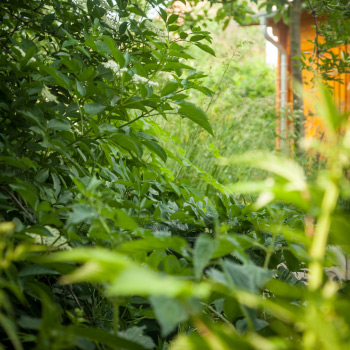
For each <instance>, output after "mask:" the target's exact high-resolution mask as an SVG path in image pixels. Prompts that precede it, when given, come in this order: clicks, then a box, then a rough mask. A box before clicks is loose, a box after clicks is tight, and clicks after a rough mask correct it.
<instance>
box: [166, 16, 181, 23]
mask: <svg viewBox="0 0 350 350" xmlns="http://www.w3.org/2000/svg"><path fill="white" fill-rule="evenodd" d="M178 18H179V15H175V14H173V15H170V16H169V18H168V21H167V23H168V24H172V23H174V22H176V21H177V19H178Z"/></svg>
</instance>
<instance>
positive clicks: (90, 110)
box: [83, 103, 106, 115]
mask: <svg viewBox="0 0 350 350" xmlns="http://www.w3.org/2000/svg"><path fill="white" fill-rule="evenodd" d="M83 108H84V111H85V112H86V113H87V114H91V115H95V114H99V113H101V112H103V111H104V110H105V109H106V106H103V105H100V104H98V103H87V104H85V105H84V107H83Z"/></svg>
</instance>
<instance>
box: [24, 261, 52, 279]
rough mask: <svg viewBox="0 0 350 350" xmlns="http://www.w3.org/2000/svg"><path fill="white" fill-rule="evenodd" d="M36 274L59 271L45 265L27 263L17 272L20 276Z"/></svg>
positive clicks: (50, 273)
mask: <svg viewBox="0 0 350 350" xmlns="http://www.w3.org/2000/svg"><path fill="white" fill-rule="evenodd" d="M38 275H59V272H57V271H56V270H54V269H52V268H50V267H47V266H43V265H36V264H33V265H27V266H26V267H24V269H22V270H21V271H19V273H18V276H20V277H24V276H38Z"/></svg>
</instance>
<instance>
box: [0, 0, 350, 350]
mask: <svg viewBox="0 0 350 350" xmlns="http://www.w3.org/2000/svg"><path fill="white" fill-rule="evenodd" d="M253 2H256V1H253ZM346 3H347V2H339V1H333V0H332V1H328V0H327V1H323V2H322V6H319V7H318V8H317V10H318V11H320V13H321V11H325V12H327V11H328V12H327V13H329V11H330V10H334V13H336V15H334V16H333V17H331V19H332V21H331V20H330V22H329V23H330V26H328V27H326V28H324V30H327V35H328V36H329V37H332V38H333V39H334V35H332V34H334V33H336V32H337V30H338V29H339V27H341V23H343V22H342V18H347V17H346V16H348V15H349V6H348V5H346ZM281 4H282V7H280V8H279V9H280V10H281V11H280V12H281V13H280V15H281V16H287V15H286V14H285V6H284V5H286V4H284V2H283V1H268V2H267V9H268V11H271V9H272V5H276V6H277V5H279V6H280V5H281ZM270 5H271V6H270ZM311 5H312V6H314V2H313V1H311V2H310V6H311ZM313 11H316V9H315V8H313ZM250 12H252V11H251V10H250V9H249V7H248V6H247V2H244V1H243V2H240V1H238V2H231V1H228V2H227V3H226V2H224V3H223V4H221V5H220V6H219V10H218V11H217V15H218V18H217V19H218V21H219V22H220V21H222V22H223V24H224V25H228V23H226V22H227V19H228V18H229V17H230V16H231V15H232V16H233V17H234V18H235V19H236V20H237V21H238V22H240V23H242V22H243V21H244V19H245V18H246V17H247V14H248V13H250ZM155 14H156V15H155ZM336 16H338V17H336ZM152 18H153V19H152ZM0 19H1V20H0V44H1V52H0V111H1V112H0V125H1V128H0V168H1V171H0V286H1V289H0V349H15V350H22V349H36V350H43V349H48V350H67V349H74V350H78V349H79V350H94V349H101V350H102V349H106V350H107V349H125V350H129V349H130V350H132V349H134V350H141V349H158V350H167V349H169V350H232V349H240V350H241V349H247V350H250V349H256V350H281V349H286V350H287V349H290V350H296V349H305V350H311V349H317V350H319V349H327V350H329V349H332V350H343V349H348V348H349V347H350V313H349V309H350V300H349V296H350V287H349V286H350V285H349V282H348V281H346V278H345V277H346V276H345V277H344V276H337V277H336V278H335V279H330V278H328V277H327V275H326V273H325V267H327V266H333V265H336V264H337V261H336V256H335V254H334V253H332V252H334V249H333V250H330V249H328V246H329V245H330V244H332V245H335V246H337V247H338V250H339V249H340V250H342V251H345V253H346V252H347V247H348V245H349V243H350V239H349V227H350V221H349V206H348V203H349V197H350V190H349V189H350V183H349V178H348V170H349V166H350V126H349V125H348V122H347V115H346V114H341V113H339V112H338V110H337V108H336V106H335V105H334V103H333V100H332V97H331V94H330V92H329V91H328V90H327V89H326V88H324V87H322V86H320V87H319V90H320V95H321V99H320V100H319V101H317V102H315V104H317V105H318V106H319V107H320V108H319V113H320V115H322V117H323V119H324V122H325V123H326V124H327V128H328V134H327V146H325V144H324V143H321V142H318V141H315V142H314V143H313V144H311V145H309V146H310V147H311V148H313V149H314V150H316V151H317V152H319V153H320V154H322V157H323V158H324V159H325V162H326V163H327V164H326V166H325V167H324V169H322V170H320V171H319V172H317V173H316V174H315V176H314V178H313V180H312V181H309V180H308V179H307V177H306V176H305V169H304V168H303V167H302V166H300V165H299V164H298V163H297V162H296V161H295V160H291V159H287V158H284V157H283V156H281V155H277V154H273V153H268V152H258V151H256V149H255V150H254V148H249V149H253V150H254V151H252V152H248V153H245V154H243V155H237V154H236V153H237V152H235V153H231V154H230V153H229V152H226V153H225V154H220V152H221V150H220V149H219V147H217V146H215V145H214V144H213V146H210V145H209V149H211V151H212V153H213V157H214V156H216V158H217V160H216V163H215V164H214V162H213V157H212V158H210V157H209V156H208V155H206V157H208V159H210V162H211V163H210V164H211V165H210V166H208V167H205V166H203V167H201V166H198V165H196V162H197V161H198V159H200V157H201V154H200V153H198V152H201V151H200V148H199V147H198V148H197V151H198V152H197V156H193V154H192V158H190V157H188V158H187V156H188V154H187V153H186V152H182V151H181V147H180V151H178V150H177V149H176V148H175V147H173V146H172V142H169V140H170V139H171V138H169V137H170V136H171V133H172V129H171V128H169V127H167V126H168V125H170V124H171V123H173V122H174V121H175V120H176V121H177V123H178V124H176V125H177V126H176V129H174V133H175V130H176V132H178V129H179V128H180V126H179V125H180V121H181V123H183V125H182V127H184V128H186V130H185V134H188V135H189V137H190V136H191V130H196V131H195V132H196V135H202V138H205V137H209V136H208V135H213V134H215V132H218V125H219V123H213V125H214V126H215V127H214V128H213V127H212V125H211V123H210V121H209V119H208V117H207V115H206V111H207V110H209V109H208V108H207V105H203V104H202V103H201V101H202V100H201V98H200V97H199V96H200V95H199V94H202V95H203V97H204V98H205V99H206V101H208V100H209V101H210V100H211V99H214V102H215V99H216V98H218V96H219V95H218V93H217V91H213V90H212V86H206V84H204V82H207V83H208V79H207V77H206V74H205V73H203V72H201V71H199V70H197V69H196V62H195V60H194V59H193V56H194V52H196V50H201V51H200V52H202V54H203V55H212V56H215V51H214V50H213V48H212V46H211V43H212V37H211V33H210V32H209V31H208V30H206V28H205V27H204V26H203V25H202V24H201V22H200V21H199V22H198V23H196V21H194V23H193V24H189V23H191V22H190V21H189V19H188V18H187V19H186V20H184V19H183V18H182V16H179V14H177V13H175V12H174V11H173V10H172V3H171V2H163V1H162V0H160V1H153V0H147V1H120V0H117V1H113V0H106V1H104V0H87V1H81V0H28V1H19V0H4V1H2V2H1V4H0ZM244 45H245V44H244ZM329 45H331V44H329ZM323 48H324V49H326V47H325V46H323ZM197 53H198V51H197ZM327 62H328V61H327ZM321 63H322V62H321V60H320V61H318V64H319V66H317V67H316V69H315V70H316V71H319V72H321V73H322V74H323V77H324V78H325V79H327V74H328V73H329V71H330V70H329V69H328V68H322V67H324V66H322V64H321ZM348 63H349V62H348V60H347V58H346V57H345V58H344V57H343V59H342V60H340V59H338V60H335V61H334V63H333V64H334V65H341V69H343V71H345V70H346V69H347V67H348V66H347V64H348ZM235 67H236V69H239V67H240V66H239V60H237V62H235ZM264 69H265V68H264ZM310 69H311V68H310ZM234 74H235V72H234V71H233V72H232V75H233V77H234ZM239 74H240V75H238V77H240V76H241V77H242V76H244V74H251V71H250V70H249V69H248V68H245V69H242V70H241V71H240V73H239ZM262 74H263V73H262ZM266 74H270V73H269V71H268V70H266ZM232 79H233V78H232ZM233 80H234V79H233ZM219 83H220V80H219ZM232 84H233V85H234V84H236V85H237V86H238V87H239V89H240V90H238V92H236V93H235V98H239V99H241V101H249V98H251V99H255V98H261V101H264V105H265V104H266V105H268V103H267V102H266V97H267V96H269V94H270V93H271V88H267V89H266V90H267V91H269V93H268V94H266V95H263V96H256V95H254V93H253V92H252V93H251V95H250V92H249V91H250V90H249V88H250V85H249V84H248V85H244V83H242V82H239V80H238V81H236V82H235V81H233V82H232ZM251 84H253V83H251ZM209 85H211V83H210V80H209ZM239 91H240V92H239ZM215 94H216V95H215ZM196 101H197V102H198V103H197V104H195V103H194V102H196ZM271 103H273V102H271ZM251 106H252V108H249V109H248V111H249V114H250V113H255V111H254V109H255V108H256V109H258V108H262V107H261V106H260V107H259V106H258V105H257V104H254V103H253V102H252V104H251ZM236 107H238V105H236ZM217 108H218V109H217V110H216V111H217V113H219V114H220V113H222V112H225V113H228V111H227V110H228V109H227V108H226V105H217ZM264 108H265V107H264ZM272 110H273V106H271V105H270V106H266V113H265V112H262V111H258V112H257V113H258V114H257V115H258V116H261V118H263V119H264V118H265V119H264V122H265V123H267V124H265V125H266V127H269V128H270V127H271V125H273V122H274V114H273V112H272ZM246 113H247V112H246ZM255 119H258V118H253V117H252V118H251V120H255ZM238 120H242V119H238ZM260 122H261V121H260ZM241 123H243V121H241ZM236 125H237V128H239V123H237V120H236ZM197 128H198V129H197ZM164 129H165V131H164ZM214 131H215V132H214ZM238 131H239V130H238ZM238 131H237V130H232V131H231V132H232V134H234V133H235V132H238ZM219 132H220V130H219ZM223 134H225V132H223ZM169 135H170V136H169ZM265 135H268V134H267V132H266V134H265ZM214 136H215V135H214ZM273 136H274V135H272V136H271V137H273ZM222 137H223V136H222ZM199 139H200V138H199ZM199 139H198V140H199ZM233 140H235V139H234V137H233ZM184 142H185V141H184ZM196 142H197V141H196ZM198 142H199V141H198ZM213 142H216V141H213ZM222 142H223V144H224V149H226V147H227V146H229V143H225V142H224V141H223V140H222ZM252 142H253V141H252ZM210 147H211V148H210ZM241 148H244V147H241ZM247 149H248V147H247ZM267 149H269V147H267ZM242 150H244V149H242ZM232 154H234V155H232ZM223 155H225V157H223ZM189 158H190V159H189ZM196 159H197V160H196ZM208 162H209V160H208ZM168 164H170V165H168ZM174 164H175V165H174ZM237 164H239V165H242V166H245V167H247V166H248V167H254V168H257V169H260V170H261V171H262V172H260V173H259V174H260V175H261V174H263V173H265V172H269V173H270V177H269V178H268V179H266V180H265V179H262V178H259V179H254V178H253V177H252V176H250V175H249V176H245V175H244V174H243V173H240V174H239V175H237V174H232V177H229V176H228V173H227V169H235V167H236V166H237ZM213 167H215V168H213ZM178 169H181V172H186V173H187V175H188V174H196V180H193V179H192V180H189V177H186V176H179V173H178V171H179V170H178ZM184 169H186V170H184ZM187 169H188V171H187ZM218 169H226V173H225V172H222V173H220V170H218ZM217 174H221V175H220V176H221V178H220V181H219V180H218V179H217V178H216V175H217ZM260 175H259V177H260ZM194 177H195V176H194V175H193V176H192V178H194ZM230 179H232V181H233V180H244V181H233V182H232V183H231V184H230V183H229V182H230ZM241 195H243V197H242V196H241ZM242 198H244V199H245V201H243V200H242ZM346 272H347V271H346ZM347 273H348V272H347Z"/></svg>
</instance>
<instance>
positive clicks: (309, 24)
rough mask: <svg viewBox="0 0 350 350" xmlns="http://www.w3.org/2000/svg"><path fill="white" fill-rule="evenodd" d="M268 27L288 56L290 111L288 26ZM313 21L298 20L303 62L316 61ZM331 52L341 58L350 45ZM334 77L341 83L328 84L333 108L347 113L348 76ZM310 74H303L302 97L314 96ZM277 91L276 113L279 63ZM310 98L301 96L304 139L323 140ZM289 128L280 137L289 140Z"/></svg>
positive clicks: (307, 18)
mask: <svg viewBox="0 0 350 350" xmlns="http://www.w3.org/2000/svg"><path fill="white" fill-rule="evenodd" d="M268 25H269V26H272V27H273V31H274V34H275V35H277V36H278V38H279V42H280V44H281V45H282V46H283V47H284V48H285V50H286V52H287V57H288V93H287V104H288V106H289V110H290V111H291V110H292V102H293V91H292V82H291V67H292V66H291V64H292V62H291V55H290V40H289V27H288V26H287V25H285V24H284V23H283V22H282V21H281V22H279V23H277V24H276V23H274V22H273V21H272V20H271V21H270V22H269V23H268ZM314 26H315V21H314V18H313V17H312V15H311V14H308V13H303V15H302V18H301V28H300V37H301V51H302V53H303V54H304V55H305V57H306V59H308V58H309V57H313V59H316V56H315V52H314V45H313V43H312V41H314V40H315V37H316V30H315V28H314ZM319 41H320V42H322V38H321V37H319ZM332 51H333V52H334V53H336V54H338V55H341V52H342V51H343V52H348V53H350V46H349V45H348V46H345V45H342V46H339V47H335V48H333V49H332ZM334 74H335V77H336V78H340V79H341V80H342V81H343V84H341V83H340V82H337V81H331V82H329V85H330V86H332V87H333V93H334V100H335V102H336V105H337V106H338V108H339V109H340V110H341V111H342V112H350V91H349V89H350V85H349V84H350V74H342V75H339V74H337V72H334ZM312 77H313V73H312V72H310V71H306V70H304V71H303V88H304V90H305V94H304V96H307V95H309V96H310V95H315V92H314V88H313V85H312V82H311V80H312ZM276 85H277V86H276V92H277V101H276V106H277V110H279V106H280V101H279V96H280V60H279V61H278V66H277V83H276ZM309 100H310V98H305V97H304V107H305V108H304V115H305V117H306V123H305V137H306V138H313V137H317V138H322V137H323V133H324V127H323V125H322V120H321V119H320V117H318V116H317V114H316V111H315V109H314V107H313V105H314V104H313V103H312V102H311V103H310V102H309ZM287 125H288V127H287V130H286V135H282V136H284V137H286V138H288V132H291V130H292V128H293V125H291V123H290V122H289V123H287ZM277 134H279V135H280V123H278V126H277ZM276 147H277V149H280V148H281V142H280V138H277V139H276Z"/></svg>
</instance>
